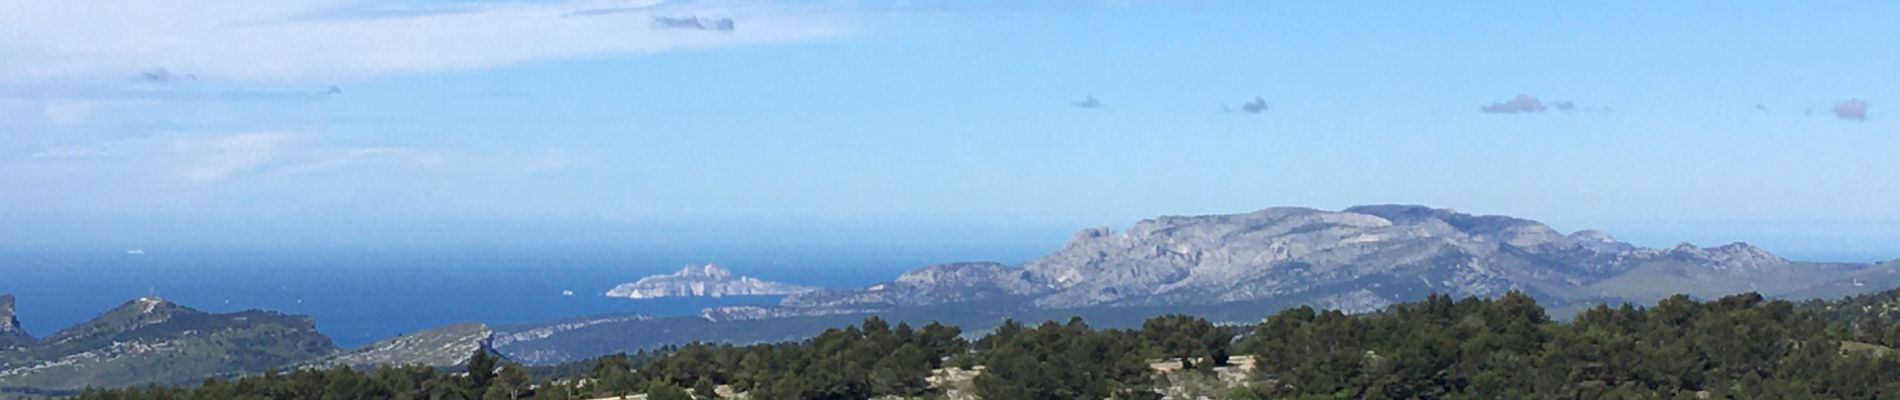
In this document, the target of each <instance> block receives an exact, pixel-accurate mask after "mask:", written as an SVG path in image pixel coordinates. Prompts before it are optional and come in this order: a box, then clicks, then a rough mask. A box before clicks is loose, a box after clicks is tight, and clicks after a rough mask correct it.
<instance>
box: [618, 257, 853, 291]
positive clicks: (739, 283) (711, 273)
mask: <svg viewBox="0 0 1900 400" xmlns="http://www.w3.org/2000/svg"><path fill="white" fill-rule="evenodd" d="M814 290H818V288H814V287H807V286H799V285H793V284H789V283H782V282H772V281H765V280H759V279H757V278H753V277H749V276H736V275H733V274H732V271H728V270H726V269H725V268H720V267H719V266H718V265H713V264H706V265H705V266H694V265H687V266H686V268H683V269H680V271H679V272H674V273H672V274H666V275H653V276H648V277H645V278H640V280H639V281H635V282H631V283H622V284H620V285H619V286H614V288H613V290H609V291H607V297H625V298H630V299H657V298H662V297H725V296H774V295H789V294H797V293H805V292H810V291H814Z"/></svg>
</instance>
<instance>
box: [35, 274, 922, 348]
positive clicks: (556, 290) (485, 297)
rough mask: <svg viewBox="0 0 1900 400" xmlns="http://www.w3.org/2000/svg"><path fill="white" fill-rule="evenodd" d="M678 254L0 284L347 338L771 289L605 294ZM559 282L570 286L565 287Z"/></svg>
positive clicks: (52, 321) (83, 302) (44, 297)
mask: <svg viewBox="0 0 1900 400" xmlns="http://www.w3.org/2000/svg"><path fill="white" fill-rule="evenodd" d="M924 258H926V257H923V256H916V257H905V256H865V257H859V258H847V257H831V256H823V257H785V256H770V255H767V256H746V257H723V258H722V259H719V260H713V261H716V262H718V263H719V264H721V265H723V266H726V267H727V268H730V269H732V270H733V271H734V272H735V273H739V274H745V275H752V276H757V277H760V278H764V279H773V280H782V281H787V282H793V283H799V284H807V285H817V286H827V287H855V286H861V285H865V284H869V283H872V282H876V281H879V280H885V279H890V278H892V277H895V276H896V274H897V273H898V272H900V271H901V270H903V269H905V268H909V267H914V266H918V265H923V264H928V263H931V262H935V261H943V260H926V259H924ZM705 261H706V260H693V259H686V258H677V257H647V256H597V257H539V256H537V257H511V256H496V255H482V256H471V255H428V256H422V255H388V254H372V255H335V254H332V255H294V254H276V253H255V254H242V255H234V254H228V253H226V254H205V253H199V254H193V253H166V252H161V251H153V250H148V251H146V254H143V255H130V254H126V253H125V252H124V251H122V250H115V251H111V252H92V253H61V254H45V253H25V254H22V253H0V293H11V294H14V295H15V296H17V297H18V298H19V305H18V306H19V307H18V308H19V314H20V319H21V322H22V324H23V325H25V327H26V328H27V329H28V330H30V331H31V332H32V333H33V334H34V335H36V336H42V337H44V336H46V335H48V334H51V333H52V332H54V331H56V330H58V329H61V328H65V327H67V326H70V325H72V324H74V323H78V322H81V321H83V320H85V319H88V318H91V317H93V316H95V315H98V314H99V313H100V312H102V311H105V310H106V309H109V308H111V307H114V306H117V305H119V304H121V303H124V302H126V301H128V300H131V299H133V298H136V297H139V296H143V295H146V294H148V293H156V294H158V295H160V296H162V297H165V298H166V299H169V300H171V301H174V302H177V303H180V304H184V305H186V306H190V307H194V308H198V309H201V310H206V311H218V312H223V311H236V310H243V309H252V308H259V309H269V310H278V311H284V312H288V313H296V314H309V315H312V316H314V317H316V320H317V326H318V329H319V330H321V331H323V332H324V333H325V334H327V335H329V336H330V337H332V338H334V339H335V340H336V342H337V344H338V345H340V346H345V347H350V346H356V345H360V344H364V343H368V342H371V341H374V340H377V339H381V338H386V337H390V336H393V335H396V334H398V333H403V332H408V331H414V330H418V329H424V328H429V327H433V326H439V325H443V324H447V323H453V322H461V321H482V322H487V323H490V324H501V323H512V322H529V321H541V320H550V319H557V318H565V317H575V316H586V315H595V314H605V313H626V312H637V313H648V314H654V315H686V314H695V313H697V312H698V310H699V309H700V308H702V307H705V306H708V305H714V304H737V303H761V302H772V301H775V300H776V299H773V298H757V297H754V298H726V299H665V300H642V301H636V300H629V299H613V298H607V297H604V296H601V293H604V292H606V291H607V289H609V288H611V287H613V285H616V284H619V283H622V282H629V281H633V280H636V279H638V278H639V277H641V276H645V275H651V274H658V273H669V272H672V271H676V270H678V269H679V268H680V267H681V266H683V265H685V264H687V263H689V262H699V263H703V262H705ZM562 291H573V292H574V295H572V296H565V295H563V294H562Z"/></svg>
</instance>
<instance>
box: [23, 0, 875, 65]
mask: <svg viewBox="0 0 1900 400" xmlns="http://www.w3.org/2000/svg"><path fill="white" fill-rule="evenodd" d="M437 4H439V3H437ZM4 9H5V11H4V12H0V58H4V59H6V60H7V62H5V63H0V83H4V82H12V83H35V82H44V81H47V80H54V81H88V80H91V81H96V80H101V79H125V80H136V79H138V77H140V76H141V74H143V73H145V72H149V71H154V70H155V68H164V69H165V70H167V71H191V72H192V73H193V75H196V76H203V77H207V78H212V79H230V80H239V81H254V82H312V81H322V80H348V79H364V78H373V77H378V76H386V75H398V74H408V73H421V72H434V71H456V70H473V69H481V68H489V67H496V66H504V65H512V64H522V63H532V62H544V61H557V60H564V59H573V58H587V57H603V56H616V55H637V54H647V53H654V52H659V51H665V50H670V49H683V48H712V47H730V46H747V45H760V44H772V43H786V42H798V41H807V40H816V39H823V38H828V37H834V36H838V35H842V34H845V33H847V32H848V31H849V29H848V27H847V25H846V21H845V20H844V19H843V17H841V16H840V15H839V14H836V13H818V12H805V11H800V10H789V9H786V8H784V7H782V6H775V5H771V4H765V3H755V2H734V1H712V2H689V3H668V2H660V1H640V0H617V1H616V0H553V1H483V2H474V3H459V4H456V5H430V4H429V3H424V2H417V1H407V2H398V3H395V4H393V5H391V4H388V3H382V2H371V1H355V0H279V1H254V0H176V1H146V0H100V1H83V2H74V1H28V2H9V4H7V5H6V6H5V7H4ZM599 9H615V10H627V11H625V12H617V13H613V14H606V15H596V16H590V17H586V18H568V17H564V16H566V15H570V14H573V13H576V12H584V11H587V10H599ZM666 15H700V16H707V17H709V18H730V19H731V20H735V21H738V22H739V24H738V25H739V26H740V27H739V28H738V29H734V30H732V31H731V32H708V31H694V30H668V29H653V28H652V27H651V21H652V20H653V18H655V17H657V16H666Z"/></svg>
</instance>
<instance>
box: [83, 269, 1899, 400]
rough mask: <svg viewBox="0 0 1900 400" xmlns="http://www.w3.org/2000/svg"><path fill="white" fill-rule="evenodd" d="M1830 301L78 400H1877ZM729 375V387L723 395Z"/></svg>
mask: <svg viewBox="0 0 1900 400" xmlns="http://www.w3.org/2000/svg"><path fill="white" fill-rule="evenodd" d="M1827 312H1828V311H1827V309H1826V308H1815V307H1807V306H1804V307H1800V308H1797V307H1796V306H1795V305H1794V304H1793V303H1789V302H1786V301H1774V300H1767V299H1764V298H1762V297H1761V296H1760V295H1756V294H1752V293H1751V294H1742V295H1735V296H1729V297H1725V298H1722V299H1719V300H1715V301H1709V302H1698V301H1695V300H1691V299H1689V298H1688V297H1686V296H1676V297H1672V298H1669V299H1666V300H1663V301H1661V302H1659V303H1658V304H1656V305H1655V306H1653V307H1646V308H1645V307H1634V306H1621V307H1607V306H1604V307H1597V308H1594V309H1591V310H1587V311H1585V312H1583V313H1581V314H1579V315H1577V317H1576V319H1575V320H1573V321H1571V322H1569V323H1558V322H1553V321H1552V320H1551V319H1550V318H1549V316H1548V315H1546V313H1545V311H1544V309H1543V308H1542V307H1540V306H1538V305H1537V304H1536V303H1535V302H1534V301H1533V300H1532V299H1531V298H1530V297H1529V296H1525V295H1523V294H1520V293H1510V294H1507V295H1505V296H1502V297H1499V298H1497V299H1479V298H1465V299H1453V298H1451V297H1448V296H1442V295H1433V296H1430V297H1429V298H1427V299H1426V300H1424V301H1421V302H1417V303H1409V304H1403V305H1399V306H1395V307H1392V308H1390V309H1388V310H1386V311H1384V312H1380V313H1376V314H1369V315H1346V314H1343V313H1340V312H1337V311H1319V310H1314V309H1312V308H1307V307H1300V308H1293V309H1288V310H1284V311H1281V312H1279V313H1277V314H1274V315H1273V316H1271V317H1269V318H1267V319H1266V320H1265V321H1263V322H1261V323H1259V324H1258V325H1256V326H1253V327H1251V328H1250V329H1245V331H1247V332H1246V334H1244V335H1236V334H1237V333H1239V331H1241V329H1235V328H1234V327H1223V326H1217V325H1214V324H1211V323H1209V322H1207V321H1205V320H1202V319H1199V318H1193V317H1186V316H1165V317H1159V318H1155V319H1152V320H1149V321H1148V322H1147V323H1145V324H1143V325H1142V327H1140V328H1139V329H1129V330H1119V329H1095V328H1093V327H1090V326H1089V325H1088V324H1086V323H1084V322H1083V321H1081V320H1080V319H1072V320H1070V321H1067V322H1066V323H1057V322H1045V323H1042V324H1039V325H1035V326H1029V325H1024V324H1021V323H1017V322H1013V321H1012V322H1006V323H1004V324H1003V325H1002V326H1001V327H999V328H998V329H996V330H995V331H993V332H990V333H989V334H987V335H984V336H983V337H982V338H981V339H979V340H976V341H975V342H966V341H965V340H963V339H962V338H961V333H962V332H960V331H958V329H957V328H955V327H950V326H944V325H938V324H931V325H926V326H924V327H922V328H916V329H913V328H912V327H911V326H909V325H907V324H904V323H898V324H897V325H896V326H891V325H890V324H888V323H886V322H885V321H883V320H880V319H877V318H871V319H867V320H865V321H864V323H863V324H862V325H860V326H853V327H847V328H842V329H832V330H828V331H825V332H824V333H821V334H819V335H817V336H815V337H813V338H811V339H808V340H805V341H801V342H793V343H780V344H760V345H748V346H734V345H713V344H701V343H696V344H690V345H686V346H680V347H677V348H669V349H667V350H666V351H664V352H659V353H646V354H636V355H631V356H629V355H620V356H610V357H603V358H600V359H596V360H593V361H592V362H591V363H589V364H590V365H585V366H581V365H570V366H565V367H557V368H553V369H541V370H538V371H540V372H543V373H546V374H552V375H555V376H557V377H560V378H561V379H559V380H558V382H557V381H548V380H543V381H540V382H542V383H541V384H539V385H536V384H533V382H536V380H535V379H534V375H535V372H536V371H531V370H529V369H527V368H523V367H521V366H519V365H515V364H512V363H505V362H500V361H499V360H496V359H495V358H493V357H491V356H488V355H487V354H486V353H483V354H479V355H478V356H477V357H475V358H474V359H472V360H471V361H470V365H469V369H468V370H469V371H474V372H475V373H472V374H455V373H444V372H439V371H435V370H432V369H429V368H420V367H411V368H382V369H378V370H375V371H356V370H351V369H347V368H339V369H331V370H320V371H319V370H306V371H295V372H288V373H267V374H263V375H258V376H251V377H245V378H240V379H236V380H217V379H213V380H207V381H205V383H204V384H203V385H200V386H198V387H195V388H160V387H151V388H136V389H123V390H109V391H87V392H86V393H83V394H82V395H81V396H80V397H81V398H82V399H88V400H90V399H132V398H138V399H148V398H149V399H239V398H243V399H250V398H260V399H261V398H273V399H372V398H373V399H382V398H400V399H567V398H584V397H602V396H611V395H618V394H630V393H646V394H648V395H649V398H650V399H654V400H664V399H692V398H699V399H705V398H711V397H715V396H717V395H718V393H731V392H747V393H750V395H751V398H753V399H862V398H871V397H878V396H886V395H891V396H900V397H931V396H937V395H940V393H939V392H938V390H940V389H938V386H936V385H932V384H931V383H930V382H929V381H928V380H927V378H928V377H929V376H931V374H932V370H933V369H951V370H971V369H975V368H977V367H976V366H979V365H980V366H981V369H980V371H981V373H980V374H977V376H976V378H975V379H974V382H973V385H974V390H973V392H974V394H976V395H977V396H979V397H982V398H986V399H1012V400H1013V399H1032V400H1033V399H1078V398H1080V399H1097V398H1147V399H1152V398H1159V397H1161V393H1162V392H1163V390H1164V389H1165V388H1162V387H1161V386H1165V385H1168V383H1167V382H1168V380H1164V379H1157V376H1158V374H1157V373H1156V372H1155V370H1154V369H1153V368H1151V366H1150V363H1154V362H1161V361H1168V362H1173V363H1178V365H1179V366H1180V367H1181V368H1182V370H1181V371H1180V372H1173V373H1170V374H1173V375H1169V376H1175V375H1182V374H1188V375H1192V374H1210V373H1212V372H1214V371H1217V370H1218V371H1225V372H1228V373H1232V372H1233V371H1235V369H1232V368H1226V369H1223V367H1222V366H1223V365H1225V364H1226V363H1227V362H1228V358H1229V354H1246V355H1252V356H1253V357H1254V358H1253V359H1254V361H1255V365H1256V366H1257V367H1256V368H1255V369H1254V370H1253V372H1252V374H1251V375H1250V376H1247V377H1246V378H1244V379H1241V380H1240V381H1239V382H1235V384H1234V385H1232V386H1233V387H1232V388H1231V391H1230V392H1227V393H1223V395H1225V396H1228V397H1229V398H1241V399H1248V398H1877V397H1883V396H1894V395H1895V394H1900V380H1894V379H1888V378H1890V377H1893V376H1900V359H1896V356H1894V355H1891V354H1889V353H1890V352H1886V351H1848V350H1843V349H1844V346H1843V343H1846V344H1848V345H1849V346H1846V347H1847V348H1852V347H1855V346H1874V347H1878V345H1875V344H1867V343H1859V342H1854V341H1853V340H1854V339H1855V338H1854V335H1853V333H1852V330H1850V329H1845V328H1841V327H1839V326H1836V327H1834V328H1830V324H1829V322H1828V321H1826V320H1824V319H1823V316H1824V314H1827ZM720 386H726V387H727V388H726V390H718V389H716V388H719V387H720Z"/></svg>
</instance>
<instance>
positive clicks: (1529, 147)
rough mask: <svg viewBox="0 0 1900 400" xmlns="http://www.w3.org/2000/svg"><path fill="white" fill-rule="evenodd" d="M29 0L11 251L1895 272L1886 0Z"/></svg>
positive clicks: (10, 68)
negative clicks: (887, 255) (1624, 246)
mask: <svg viewBox="0 0 1900 400" xmlns="http://www.w3.org/2000/svg"><path fill="white" fill-rule="evenodd" d="M0 3H4V4H3V5H0V60H5V62H0V249H5V250H32V251H38V250H51V251H81V252H85V251H100V252H123V251H124V249H128V248H141V249H146V250H147V251H167V250H168V249H183V248H191V249H195V250H205V249H211V250H218V249H244V250H264V251H290V250H312V249H315V251H339V252H351V251H367V252H402V251H465V250H469V249H489V250H493V251H501V252H516V253H523V252H525V253H534V252H594V251H604V252H613V251H644V250H642V249H646V250H653V251H676V252H691V251H696V250H695V249H703V248H724V249H755V250H759V251H794V250H796V251H808V252H853V251H859V252H864V251H908V250H916V251H926V250H928V251H937V252H943V253H946V254H972V255H973V257H974V255H986V254H1037V253H1040V252H1047V251H1053V250H1055V249H1056V248H1057V247H1058V246H1059V245H1060V244H1061V243H1062V242H1063V241H1064V240H1066V239H1067V237H1068V235H1069V234H1070V233H1072V232H1074V231H1076V230H1079V229H1081V228H1085V227H1091V226H1111V227H1116V228H1118V229H1119V228H1123V227H1126V226H1128V225H1131V224H1133V223H1134V222H1135V221H1137V220H1140V219H1143V218H1149V217H1154V216H1159V215H1191V214H1211V213H1237V212H1247V211H1252V210H1256V209H1260V208H1266V207H1271V206H1306V207H1315V208H1321V209H1339V208H1344V207H1347V206H1351V205H1357V204H1382V203H1410V204H1425V205H1430V206H1434V207H1444V208H1453V209H1457V210H1460V211H1465V212H1471V213H1479V214H1504V215H1512V216H1518V217H1524V218H1530V219H1536V220H1539V221H1543V222H1546V223H1548V224H1550V225H1552V226H1553V227H1555V228H1557V229H1559V230H1564V231H1571V230H1578V229H1592V228H1594V229H1604V230H1607V231H1610V232H1611V233H1613V234H1615V235H1617V236H1618V237H1619V238H1621V239H1624V240H1629V241H1632V242H1636V243H1638V244H1643V245H1650V246H1668V245H1672V244H1674V243H1676V242H1694V243H1698V244H1703V245H1716V244H1723V243H1728V242H1734V241H1746V242H1750V243H1754V244H1757V245H1761V246H1763V247H1766V248H1768V249H1770V250H1773V251H1777V252H1779V253H1782V254H1784V255H1790V256H1794V257H1798V258H1810V259H1843V260H1877V259H1891V258H1894V257H1900V246H1896V245H1895V243H1900V206H1896V204H1900V203H1896V202H1895V199H1896V198H1900V172H1896V171H1900V163H1896V162H1895V160H1896V159H1900V158H1897V157H1896V156H1895V153H1896V151H1897V150H1900V122H1896V121H1900V119H1897V118H1896V117H1895V114H1893V111H1891V110H1895V109H1896V106H1894V104H1896V103H1900V74H1896V71H1900V42H1896V40H1895V38H1900V24H1895V23H1893V21H1894V20H1896V19H1900V3H1895V2H1890V1H1840V2H1792V1H1788V2H1783V1H1765V2H1748V3H1730V2H1647V1H1597V2H1569V3H1544V2H1533V3H1506V2H1468V1H1415V2H1353V3H1341V2H1279V1H1233V2H1213V1H1166V2H1163V1H1063V2H1054V1H1048V2H1014V1H1010V2H1005V1H954V2H953V1H938V2H932V1H895V2H873V1H800V2H751V1H688V2H674V1H606V0H602V1H588V0H512V1H414V0H409V1H355V0H282V1H267V2H258V1H235V0H234V1H226V0H179V1H167V2H150V1H138V0H123V1H113V0H104V1H89V2H60V1H21V0H0ZM629 249H632V250H629ZM965 249H967V253H960V252H962V251H965Z"/></svg>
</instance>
